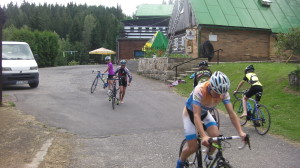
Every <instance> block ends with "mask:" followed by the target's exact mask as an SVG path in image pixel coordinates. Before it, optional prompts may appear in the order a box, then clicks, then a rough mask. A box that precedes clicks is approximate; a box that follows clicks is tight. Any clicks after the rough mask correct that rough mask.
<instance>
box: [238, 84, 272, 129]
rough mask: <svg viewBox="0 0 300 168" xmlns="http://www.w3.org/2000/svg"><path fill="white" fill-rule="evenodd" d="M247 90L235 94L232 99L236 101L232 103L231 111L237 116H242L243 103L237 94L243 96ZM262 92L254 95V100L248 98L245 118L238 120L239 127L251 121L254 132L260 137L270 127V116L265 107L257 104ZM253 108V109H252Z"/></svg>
mask: <svg viewBox="0 0 300 168" xmlns="http://www.w3.org/2000/svg"><path fill="white" fill-rule="evenodd" d="M246 91H247V90H245V91H240V92H236V93H235V94H233V95H234V97H235V98H236V100H235V101H234V103H233V109H234V111H235V112H236V113H237V115H238V116H241V115H242V114H243V101H242V98H239V97H238V96H237V94H242V95H243V94H245V92H246ZM261 96H262V92H259V93H257V94H256V95H255V99H253V98H249V99H248V101H247V111H248V112H247V117H244V118H242V119H240V123H241V126H243V125H245V124H246V123H247V121H252V122H253V125H254V128H255V130H256V132H257V133H258V134H260V135H265V134H266V133H267V132H268V131H269V129H270V126H271V116H270V113H269V110H268V108H267V107H266V106H264V105H262V104H259V101H260V98H261ZM252 107H253V108H252Z"/></svg>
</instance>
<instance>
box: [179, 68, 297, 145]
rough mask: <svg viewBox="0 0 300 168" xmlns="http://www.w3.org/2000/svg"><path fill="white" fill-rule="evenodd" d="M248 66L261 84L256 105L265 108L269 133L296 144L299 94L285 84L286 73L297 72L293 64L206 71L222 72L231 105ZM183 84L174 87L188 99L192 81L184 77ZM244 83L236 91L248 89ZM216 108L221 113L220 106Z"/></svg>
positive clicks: (286, 81) (286, 79) (247, 85)
mask: <svg viewBox="0 0 300 168" xmlns="http://www.w3.org/2000/svg"><path fill="white" fill-rule="evenodd" d="M250 64H252V65H253V66H254V67H255V69H256V70H255V72H256V74H257V75H258V78H259V80H260V82H261V83H262V84H263V89H264V92H263V96H262V98H261V101H260V103H261V104H264V105H265V106H267V107H268V109H269V111H270V114H271V129H270V131H269V133H272V134H277V135H282V136H283V137H285V138H287V139H290V140H293V141H298V142H300V131H299V130H300V91H299V89H298V90H296V89H294V88H291V87H290V86H289V83H288V74H289V73H290V72H292V71H294V70H296V69H297V64H285V63H223V64H219V65H217V64H213V65H212V66H211V67H210V69H211V70H212V71H213V72H214V71H217V70H218V71H222V72H224V73H225V74H226V75H227V76H228V77H229V79H230V81H231V87H230V91H229V92H230V94H231V101H232V103H233V101H234V99H235V98H234V97H233V95H232V92H233V91H234V90H235V89H236V87H237V85H238V83H239V82H240V81H241V80H242V78H243V76H244V69H245V67H246V66H248V65H250ZM185 80H186V81H187V83H185V84H180V85H178V86H176V89H175V90H176V92H178V93H179V94H180V95H182V96H185V97H188V95H189V94H190V93H191V91H192V87H193V80H192V79H189V77H186V78H185ZM249 87H250V85H249V84H247V83H244V85H243V87H242V88H241V89H240V90H243V89H247V88H249ZM218 108H220V109H221V110H223V111H224V106H223V105H219V106H218Z"/></svg>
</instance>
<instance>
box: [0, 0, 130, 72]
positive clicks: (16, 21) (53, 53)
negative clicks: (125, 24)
mask: <svg viewBox="0 0 300 168" xmlns="http://www.w3.org/2000/svg"><path fill="white" fill-rule="evenodd" d="M1 8H2V9H3V10H4V12H5V14H6V16H7V19H6V22H5V25H4V30H3V40H7V41H25V42H28V43H29V44H30V46H31V48H32V50H33V53H35V54H38V55H39V59H38V63H39V66H41V67H47V66H60V65H66V64H68V63H69V62H71V61H73V62H74V61H75V62H77V63H80V64H86V63H88V62H89V61H90V57H89V54H88V52H89V51H91V50H93V49H97V48H100V47H105V48H108V49H112V50H116V39H117V36H118V35H119V32H120V31H122V29H123V28H122V24H121V21H122V20H124V19H129V17H128V16H126V15H125V14H123V12H122V9H121V7H120V6H117V7H105V6H101V5H100V6H87V5H86V4H84V5H77V4H74V3H68V4H67V5H66V6H64V5H57V4H55V5H53V4H51V5H50V4H47V3H44V4H43V5H41V4H39V5H36V4H35V3H28V2H26V1H23V3H22V4H20V5H18V4H13V2H11V3H9V4H8V5H6V6H3V7H1ZM96 58H97V57H95V59H96ZM96 61H97V60H96ZM98 61H99V60H98Z"/></svg>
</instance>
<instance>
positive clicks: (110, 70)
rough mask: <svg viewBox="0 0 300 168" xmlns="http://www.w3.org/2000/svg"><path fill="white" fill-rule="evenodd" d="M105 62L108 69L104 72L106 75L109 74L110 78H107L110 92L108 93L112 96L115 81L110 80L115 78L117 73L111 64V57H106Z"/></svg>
mask: <svg viewBox="0 0 300 168" xmlns="http://www.w3.org/2000/svg"><path fill="white" fill-rule="evenodd" d="M105 62H106V63H107V69H106V70H105V71H104V73H106V72H108V77H107V83H108V91H107V93H108V94H110V91H111V87H112V83H113V81H112V80H110V79H112V78H113V76H114V74H115V71H114V67H113V64H112V63H111V58H110V56H106V57H105Z"/></svg>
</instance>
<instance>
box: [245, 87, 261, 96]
mask: <svg viewBox="0 0 300 168" xmlns="http://www.w3.org/2000/svg"><path fill="white" fill-rule="evenodd" d="M258 92H263V88H262V86H260V85H253V86H251V88H250V89H249V90H248V91H247V92H246V93H245V96H246V97H247V98H250V97H252V96H253V95H255V94H256V93H258Z"/></svg>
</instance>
